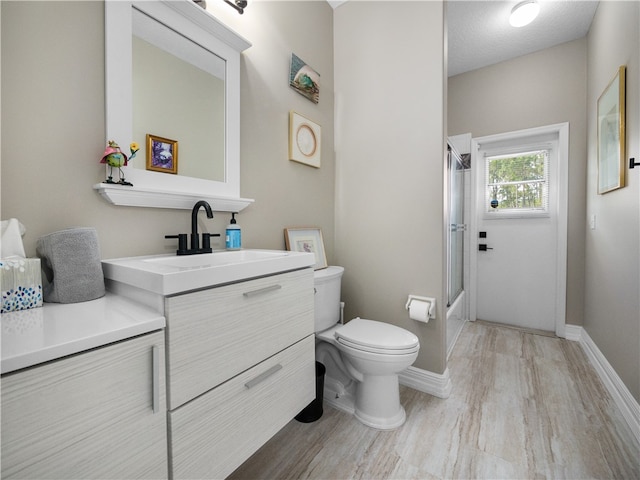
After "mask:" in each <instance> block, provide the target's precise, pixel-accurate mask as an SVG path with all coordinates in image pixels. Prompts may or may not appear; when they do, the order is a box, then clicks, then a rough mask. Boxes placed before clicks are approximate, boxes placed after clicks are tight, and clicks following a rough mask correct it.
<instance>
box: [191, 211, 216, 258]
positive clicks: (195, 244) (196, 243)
mask: <svg viewBox="0 0 640 480" xmlns="http://www.w3.org/2000/svg"><path fill="white" fill-rule="evenodd" d="M200 207H204V211H205V212H207V218H213V212H212V211H211V205H209V204H208V203H207V202H205V201H204V200H200V201H199V202H197V203H196V204H195V205H194V206H193V210H191V250H192V251H193V253H211V247H208V250H209V251H208V252H201V251H200V239H199V238H198V211H199V210H200ZM203 235H206V234H203ZM202 243H203V244H204V243H207V242H205V237H204V236H203V238H202ZM203 247H204V245H203Z"/></svg>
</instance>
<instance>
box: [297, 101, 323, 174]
mask: <svg viewBox="0 0 640 480" xmlns="http://www.w3.org/2000/svg"><path fill="white" fill-rule="evenodd" d="M321 135H322V131H321V128H320V125H318V124H317V123H315V122H312V121H311V120H309V119H308V118H305V117H303V116H302V115H300V114H299V113H296V112H294V111H291V112H289V159H290V160H293V161H294V162H299V163H304V164H305V165H309V166H311V167H315V168H320V158H321V155H320V143H321Z"/></svg>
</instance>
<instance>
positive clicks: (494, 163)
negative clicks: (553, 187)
mask: <svg viewBox="0 0 640 480" xmlns="http://www.w3.org/2000/svg"><path fill="white" fill-rule="evenodd" d="M486 162H487V163H486V168H485V172H486V181H485V186H486V189H485V199H486V205H485V212H487V213H488V214H491V213H499V212H505V213H506V212H509V213H520V214H523V215H527V214H536V215H539V214H540V213H545V212H547V210H548V207H549V173H548V171H549V150H535V151H531V152H519V153H517V154H506V155H493V156H487V157H486Z"/></svg>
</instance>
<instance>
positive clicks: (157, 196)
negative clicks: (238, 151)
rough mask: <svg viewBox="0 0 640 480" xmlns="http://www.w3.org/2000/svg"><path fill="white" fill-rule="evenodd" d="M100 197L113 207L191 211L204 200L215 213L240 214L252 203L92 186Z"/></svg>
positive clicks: (171, 192) (211, 197) (154, 190)
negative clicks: (197, 203)
mask: <svg viewBox="0 0 640 480" xmlns="http://www.w3.org/2000/svg"><path fill="white" fill-rule="evenodd" d="M93 188H94V189H95V190H97V191H98V193H100V195H102V197H103V198H104V199H105V200H106V201H107V202H109V203H111V204H113V205H122V206H129V207H152V208H174V209H181V210H191V209H192V208H193V206H194V205H195V203H196V202H198V201H199V200H206V201H207V202H209V205H211V208H212V209H213V210H214V211H216V212H240V211H241V210H243V209H244V208H246V207H248V206H249V205H250V204H251V203H253V199H250V198H236V197H219V196H214V195H209V194H202V193H187V192H177V191H171V190H162V189H159V188H157V187H153V188H144V187H136V186H135V185H134V186H133V187H128V186H124V185H117V184H116V185H114V184H109V183H97V184H95V185H94V186H93Z"/></svg>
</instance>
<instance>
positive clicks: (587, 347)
mask: <svg viewBox="0 0 640 480" xmlns="http://www.w3.org/2000/svg"><path fill="white" fill-rule="evenodd" d="M569 327H571V328H569ZM565 336H566V338H567V339H568V340H574V341H578V342H580V346H581V347H582V350H583V351H584V353H585V355H586V356H587V357H588V358H589V361H590V362H591V364H592V365H593V367H594V368H595V370H596V372H597V373H598V376H599V377H600V380H601V381H602V383H603V384H604V386H605V388H606V389H607V390H608V392H609V394H610V395H611V397H612V398H613V401H614V402H615V404H616V406H617V407H618V409H619V410H620V413H621V414H622V416H623V417H624V419H625V420H626V422H627V424H628V425H629V428H631V431H632V432H633V435H634V436H635V437H636V439H637V440H638V442H640V404H638V402H637V401H636V399H635V398H633V395H631V392H629V389H628V388H627V387H626V385H625V384H624V383H623V382H622V380H621V379H620V377H619V376H618V374H617V373H616V371H615V370H614V369H613V367H612V366H611V364H610V363H609V361H608V360H607V359H606V357H605V356H604V355H603V354H602V352H601V351H600V349H599V348H598V346H597V345H596V344H595V342H594V341H593V340H592V339H591V337H590V336H589V334H588V333H587V332H586V330H585V329H584V328H582V327H579V326H577V325H567V326H566V329H565Z"/></svg>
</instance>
